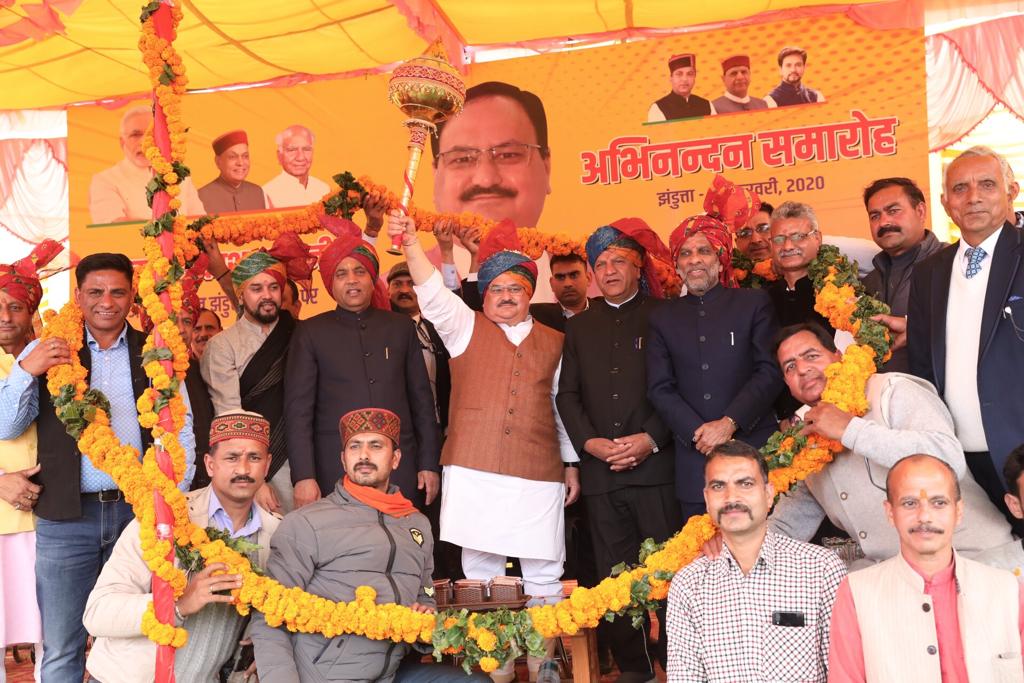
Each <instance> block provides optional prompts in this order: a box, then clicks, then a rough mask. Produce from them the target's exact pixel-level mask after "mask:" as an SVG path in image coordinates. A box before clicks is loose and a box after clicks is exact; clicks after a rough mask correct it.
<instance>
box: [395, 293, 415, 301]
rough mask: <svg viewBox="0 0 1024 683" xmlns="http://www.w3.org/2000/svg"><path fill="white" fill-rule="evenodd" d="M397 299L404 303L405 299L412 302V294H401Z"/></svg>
mask: <svg viewBox="0 0 1024 683" xmlns="http://www.w3.org/2000/svg"><path fill="white" fill-rule="evenodd" d="M396 298H397V299H398V300H399V301H402V300H403V299H404V300H407V301H412V294H399V295H398V297H396Z"/></svg>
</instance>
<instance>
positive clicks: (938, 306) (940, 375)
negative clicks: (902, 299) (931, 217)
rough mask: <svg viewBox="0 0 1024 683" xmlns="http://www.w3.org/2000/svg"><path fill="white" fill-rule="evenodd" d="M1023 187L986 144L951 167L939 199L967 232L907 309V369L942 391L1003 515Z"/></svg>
mask: <svg viewBox="0 0 1024 683" xmlns="http://www.w3.org/2000/svg"><path fill="white" fill-rule="evenodd" d="M1019 189H1020V188H1019V186H1018V185H1017V183H1016V181H1014V179H1013V172H1012V171H1011V170H1010V167H1009V164H1007V163H1006V160H1005V159H1004V158H1003V157H1002V156H1001V155H999V154H997V153H996V152H994V151H992V150H991V149H988V148H987V147H972V148H971V149H969V150H967V151H966V152H963V153H962V154H961V155H960V156H959V157H957V158H956V159H955V160H954V161H953V162H952V163H951V164H950V165H949V167H948V168H947V169H946V173H945V176H944V180H943V192H942V206H943V207H944V208H945V209H946V213H947V214H949V217H950V218H952V219H953V222H954V223H956V225H957V226H958V227H959V228H960V234H961V239H960V241H959V242H957V243H956V244H951V245H949V246H947V247H945V248H944V249H942V250H941V251H939V252H938V253H937V254H935V255H933V256H931V257H930V258H928V259H926V260H925V261H922V262H921V263H919V264H918V265H917V266H916V267H915V269H914V279H913V282H912V284H911V288H910V302H909V304H908V310H907V326H908V335H907V337H908V354H909V357H910V371H911V372H912V373H913V374H915V375H917V376H918V377H923V378H924V379H927V380H929V381H930V382H932V383H933V384H935V386H936V388H937V389H938V390H939V394H941V395H942V397H943V399H944V400H945V401H946V405H947V406H949V411H950V413H952V415H953V422H954V424H955V426H956V436H957V438H958V439H959V440H960V443H961V444H962V445H963V448H964V453H965V455H966V456H967V465H968V466H969V467H970V469H971V472H972V473H973V474H974V478H975V479H976V480H977V481H978V483H979V484H981V485H982V487H983V488H984V489H985V491H986V493H988V495H989V498H991V499H992V502H993V503H995V505H996V506H997V507H999V509H1000V510H1003V511H1004V513H1006V512H1007V511H1006V504H1005V501H1004V500H1003V495H1004V494H1005V493H1006V491H1005V488H1004V484H1003V481H1002V477H1001V476H1000V473H1001V472H1002V469H1003V465H1004V464H1005V462H1006V458H1007V455H1008V454H1009V453H1010V451H1011V450H1013V449H1014V448H1015V447H1016V446H1018V445H1020V444H1021V443H1022V442H1024V401H1021V400H1020V396H1021V384H1022V382H1024V264H1022V259H1024V233H1022V231H1021V229H1019V228H1017V227H1015V226H1014V225H1013V224H1012V223H1010V222H1009V221H1007V205H1008V204H1009V203H1012V202H1013V199H1014V198H1015V197H1016V196H1017V192H1018V191H1019ZM979 304H981V305H980V306H979ZM1008 518H1010V517H1009V515H1008ZM1014 521H1015V519H1014V518H1010V522H1011V524H1012V523H1013V522H1014ZM1016 530H1017V531H1018V532H1019V531H1020V528H1019V524H1018V527H1016Z"/></svg>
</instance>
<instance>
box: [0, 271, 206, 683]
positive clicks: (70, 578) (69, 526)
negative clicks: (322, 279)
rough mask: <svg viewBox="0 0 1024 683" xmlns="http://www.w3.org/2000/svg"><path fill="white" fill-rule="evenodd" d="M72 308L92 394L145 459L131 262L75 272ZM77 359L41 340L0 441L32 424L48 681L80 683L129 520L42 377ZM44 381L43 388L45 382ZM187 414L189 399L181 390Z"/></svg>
mask: <svg viewBox="0 0 1024 683" xmlns="http://www.w3.org/2000/svg"><path fill="white" fill-rule="evenodd" d="M75 279H76V281H77V283H78V288H77V289H76V290H75V293H74V296H75V302H76V303H77V304H78V306H79V308H80V309H81V311H82V318H83V320H84V323H85V335H84V337H85V344H84V345H83V348H82V349H81V350H80V351H79V359H80V360H81V362H82V365H83V366H84V367H85V368H86V369H87V370H88V371H89V375H88V380H89V386H90V387H91V388H92V389H98V390H99V391H102V392H103V394H104V395H105V396H106V397H107V399H108V400H109V401H110V425H111V427H112V428H113V430H114V433H115V434H117V437H118V438H119V439H120V440H121V441H122V442H123V443H125V444H129V445H131V446H134V447H135V448H137V449H139V452H140V453H142V452H144V451H145V449H146V448H148V447H149V445H150V444H152V442H153V438H152V435H151V434H150V432H149V430H147V429H142V428H141V427H140V426H139V423H138V410H137V408H136V407H135V402H136V400H137V399H138V397H139V396H140V395H141V394H142V392H143V391H144V390H145V389H146V387H147V386H148V385H149V380H148V378H147V377H146V374H145V372H144V371H143V369H142V346H143V344H144V343H145V337H144V336H143V334H142V333H141V332H139V331H138V330H136V329H134V328H132V327H131V326H129V325H128V324H127V323H126V322H125V319H126V317H127V315H128V311H129V310H130V308H131V304H132V301H133V299H134V292H133V291H132V264H131V261H129V260H128V257H127V256H125V255H124V254H110V253H100V254H91V255H89V256H86V257H85V258H83V259H82V260H81V261H80V262H79V263H78V266H77V267H76V268H75ZM70 360H71V350H70V348H69V347H68V345H67V343H66V342H64V341H63V340H60V339H46V340H44V341H42V342H40V341H34V342H32V343H31V344H29V345H28V346H27V347H26V348H25V350H24V351H23V352H22V353H21V354H20V355H19V356H18V362H17V363H16V364H15V365H14V367H13V368H11V372H10V374H9V375H8V377H7V379H6V380H5V381H2V382H0V439H12V438H15V437H17V436H18V435H19V434H21V433H22V432H24V431H25V430H26V429H27V428H28V426H29V425H30V424H31V423H32V422H33V421H35V422H36V427H37V431H38V438H39V464H40V466H41V469H40V472H39V474H37V475H36V476H35V477H33V480H34V481H35V483H37V484H40V485H41V486H42V487H43V488H42V491H41V492H40V494H39V500H38V502H37V503H36V507H35V513H36V516H37V517H38V522H37V527H36V593H37V598H38V600H39V607H40V611H41V613H42V618H43V641H44V642H45V643H46V647H45V649H44V652H43V664H42V670H41V672H42V679H43V680H46V681H79V680H81V679H82V677H83V675H84V673H85V642H86V631H85V628H84V627H83V626H82V612H83V610H84V609H85V601H86V598H87V597H88V595H89V591H90V590H91V589H92V587H93V584H94V583H95V582H96V577H97V576H98V575H99V573H100V569H102V567H103V564H104V563H105V562H106V560H107V559H108V558H109V556H110V552H111V550H112V549H113V547H114V543H115V541H117V538H118V536H119V535H120V534H121V531H122V530H123V529H124V527H125V526H126V525H127V524H128V522H129V521H131V519H132V509H131V506H129V505H128V503H126V502H125V500H124V496H123V495H122V494H121V491H119V490H118V488H117V485H116V484H115V483H114V481H113V479H111V478H110V476H109V475H107V474H106V473H104V472H102V471H100V470H98V469H96V468H95V467H93V465H92V463H91V462H90V461H89V459H88V458H87V457H85V456H83V455H81V454H80V453H79V451H78V448H77V445H76V443H75V440H74V439H73V438H71V437H70V436H69V435H68V434H67V432H66V431H65V430H64V425H63V424H61V422H60V421H59V420H58V419H57V417H56V414H55V412H54V408H53V403H52V400H51V398H50V394H49V391H48V390H47V388H46V381H45V378H44V376H45V374H46V371H47V370H49V369H50V368H51V367H54V366H56V365H60V364H62V363H69V362H70ZM40 378H43V381H40ZM182 394H183V396H184V398H185V402H186V405H188V396H187V395H186V394H185V391H184V390H182ZM180 439H181V445H182V447H183V448H184V450H185V457H186V465H187V466H186V469H185V477H184V480H183V481H182V483H181V486H182V489H183V490H185V491H187V490H188V485H189V483H190V482H191V481H192V475H193V473H194V471H195V464H194V461H195V437H194V434H193V432H192V411H191V409H189V410H188V412H187V414H186V417H185V426H184V427H183V428H182V430H181V435H180Z"/></svg>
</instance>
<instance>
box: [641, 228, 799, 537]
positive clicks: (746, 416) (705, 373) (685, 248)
mask: <svg viewBox="0 0 1024 683" xmlns="http://www.w3.org/2000/svg"><path fill="white" fill-rule="evenodd" d="M669 244H670V246H671V249H672V256H673V259H674V260H675V263H676V270H677V271H678V272H679V274H680V275H681V276H682V278H683V281H684V283H685V285H686V291H687V294H686V296H683V297H681V298H679V299H674V300H672V301H669V302H666V303H665V304H664V305H663V306H660V307H659V308H658V309H657V310H655V311H654V312H653V313H652V314H651V319H650V339H649V343H648V345H647V397H648V398H649V399H650V401H651V403H653V404H654V407H655V410H657V411H658V414H659V415H660V416H661V419H662V420H664V421H665V423H666V424H667V425H668V427H669V429H671V430H672V432H673V433H674V434H675V446H676V448H675V455H676V495H677V496H678V497H679V499H680V501H681V503H682V507H683V516H684V518H687V517H690V516H692V515H695V514H702V513H703V512H704V510H705V506H704V494H703V489H704V459H705V456H706V455H708V454H709V453H711V451H712V450H714V448H715V447H716V446H719V445H721V444H723V443H725V442H726V441H728V440H729V439H733V438H735V439H739V440H741V441H744V442H746V443H749V444H750V445H752V446H754V447H755V448H760V447H761V446H762V445H764V443H765V442H766V441H767V440H768V437H769V436H771V434H772V433H773V432H774V431H775V429H776V422H775V418H774V416H773V413H772V403H773V402H774V401H775V398H776V397H777V396H778V395H779V392H780V391H781V390H782V388H783V381H782V373H781V372H780V371H779V367H778V365H777V363H776V362H775V358H774V356H773V354H772V337H773V335H774V334H775V330H776V329H777V327H778V323H777V322H776V318H775V312H774V310H773V308H772V302H771V299H769V297H768V295H767V294H766V293H765V292H764V290H760V289H737V288H736V287H735V281H734V280H733V277H732V258H731V257H732V236H731V234H730V233H729V229H728V228H727V227H726V226H725V225H724V224H723V223H721V222H719V221H717V220H715V219H714V218H711V217H709V216H693V217H691V218H688V219H686V220H685V221H683V222H682V223H680V224H679V226H678V227H677V228H676V229H675V231H673V233H672V235H671V237H670V240H669Z"/></svg>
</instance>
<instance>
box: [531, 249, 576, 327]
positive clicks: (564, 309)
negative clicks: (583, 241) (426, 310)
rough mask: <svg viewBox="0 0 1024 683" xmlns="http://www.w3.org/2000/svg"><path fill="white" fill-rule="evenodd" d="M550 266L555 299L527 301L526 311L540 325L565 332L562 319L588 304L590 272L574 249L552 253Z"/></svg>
mask: <svg viewBox="0 0 1024 683" xmlns="http://www.w3.org/2000/svg"><path fill="white" fill-rule="evenodd" d="M550 267H551V278H550V279H549V282H550V284H551V291H552V292H553V293H554V295H555V302H554V303H536V304H530V315H532V316H533V318H534V320H536V321H537V322H539V323H541V324H543V325H547V326H548V327H551V328H553V329H556V330H558V331H559V332H565V321H567V320H568V319H569V318H571V317H573V316H574V315H578V314H580V313H582V312H583V311H585V310H587V309H588V308H590V299H588V298H587V290H588V289H589V288H590V272H589V271H588V270H587V262H586V261H584V260H583V257H582V256H580V255H579V254H576V253H570V254H558V255H556V256H552V257H551V260H550Z"/></svg>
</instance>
